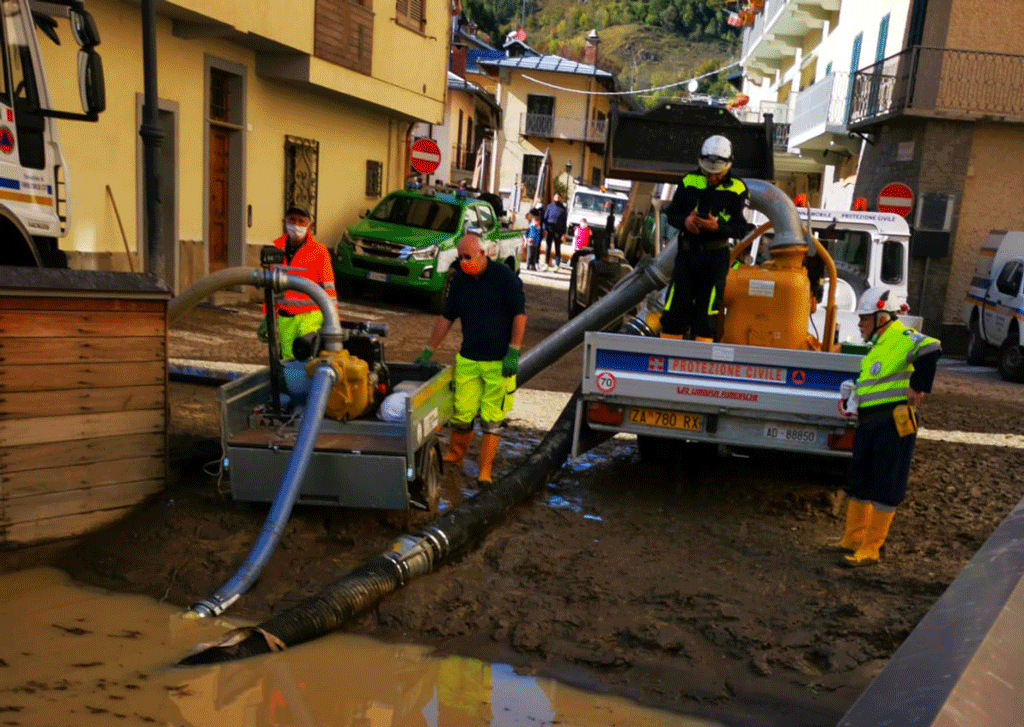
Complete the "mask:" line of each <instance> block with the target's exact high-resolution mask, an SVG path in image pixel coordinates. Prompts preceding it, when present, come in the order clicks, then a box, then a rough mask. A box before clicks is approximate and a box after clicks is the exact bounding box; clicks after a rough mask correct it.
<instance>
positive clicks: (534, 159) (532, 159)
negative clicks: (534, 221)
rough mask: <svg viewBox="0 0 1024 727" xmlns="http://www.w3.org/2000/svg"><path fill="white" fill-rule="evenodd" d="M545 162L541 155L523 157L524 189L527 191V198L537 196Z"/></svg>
mask: <svg viewBox="0 0 1024 727" xmlns="http://www.w3.org/2000/svg"><path fill="white" fill-rule="evenodd" d="M543 161H544V157H543V156H542V155H540V154H525V155H524V156H523V187H524V188H525V189H526V196H527V197H534V196H535V195H536V194H537V180H538V177H539V176H540V165H541V162H543Z"/></svg>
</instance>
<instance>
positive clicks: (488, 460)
mask: <svg viewBox="0 0 1024 727" xmlns="http://www.w3.org/2000/svg"><path fill="white" fill-rule="evenodd" d="M500 439H501V437H499V436H498V435H497V434H492V433H491V432H484V434H483V436H482V437H480V474H479V475H477V478H476V481H477V482H480V483H482V484H490V483H491V465H492V464H494V455H495V454H497V453H498V441H499V440H500Z"/></svg>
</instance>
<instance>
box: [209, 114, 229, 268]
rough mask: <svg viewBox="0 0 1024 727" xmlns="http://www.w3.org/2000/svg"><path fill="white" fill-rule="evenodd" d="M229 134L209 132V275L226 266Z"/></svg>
mask: <svg viewBox="0 0 1024 727" xmlns="http://www.w3.org/2000/svg"><path fill="white" fill-rule="evenodd" d="M229 142H230V136H229V132H228V131H226V130H224V129H217V128H211V129H210V205H209V210H210V212H209V214H210V248H209V250H210V272H211V273H214V272H217V271H218V270H223V269H224V268H226V267H227V266H228V145H229Z"/></svg>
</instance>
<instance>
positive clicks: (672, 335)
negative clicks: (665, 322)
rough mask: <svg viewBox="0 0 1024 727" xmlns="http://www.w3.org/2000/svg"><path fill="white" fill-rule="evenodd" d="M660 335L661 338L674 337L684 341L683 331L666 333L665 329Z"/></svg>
mask: <svg viewBox="0 0 1024 727" xmlns="http://www.w3.org/2000/svg"><path fill="white" fill-rule="evenodd" d="M658 337H659V338H674V339H676V340H677V341H682V340H683V334H681V333H665V331H662V332H661V333H659V334H658Z"/></svg>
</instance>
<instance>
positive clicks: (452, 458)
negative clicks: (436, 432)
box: [441, 429, 473, 464]
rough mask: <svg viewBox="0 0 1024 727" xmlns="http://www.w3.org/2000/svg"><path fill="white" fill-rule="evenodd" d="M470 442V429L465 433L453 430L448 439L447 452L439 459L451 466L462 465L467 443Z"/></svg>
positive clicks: (471, 434) (471, 433)
mask: <svg viewBox="0 0 1024 727" xmlns="http://www.w3.org/2000/svg"><path fill="white" fill-rule="evenodd" d="M472 441H473V430H472V429H470V430H468V431H465V432H462V431H459V430H458V429H453V430H452V433H451V435H449V437H448V451H447V452H445V453H444V457H442V458H441V459H442V460H443V461H445V462H451V463H452V464H462V458H463V457H465V456H466V450H467V449H469V443H470V442H472Z"/></svg>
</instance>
